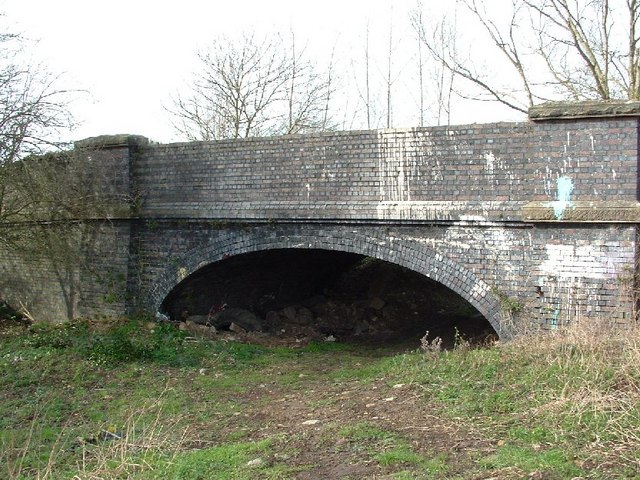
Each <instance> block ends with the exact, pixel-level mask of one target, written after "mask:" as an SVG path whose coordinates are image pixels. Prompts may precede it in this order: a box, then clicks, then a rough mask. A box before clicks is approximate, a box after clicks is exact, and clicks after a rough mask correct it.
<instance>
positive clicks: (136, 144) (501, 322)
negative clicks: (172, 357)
mask: <svg viewBox="0 0 640 480" xmlns="http://www.w3.org/2000/svg"><path fill="white" fill-rule="evenodd" d="M107 138H111V137H107ZM94 140H95V139H94ZM103 143H104V144H103V148H104V151H105V152H110V153H109V154H108V157H107V158H110V160H108V161H113V162H115V163H114V164H113V165H114V172H120V173H118V175H119V177H118V178H120V180H118V181H119V182H121V184H122V186H123V189H124V186H125V185H127V184H128V188H129V190H128V193H129V196H130V197H133V196H135V197H136V201H135V210H134V211H133V215H130V216H129V218H123V219H122V220H121V224H119V225H120V226H119V227H118V228H119V229H120V230H119V232H120V233H119V234H118V236H117V238H118V240H117V242H116V243H117V246H116V247H114V248H115V250H114V253H113V254H112V255H113V256H114V257H113V258H114V259H115V261H114V264H115V265H118V268H117V270H118V272H119V274H118V275H117V276H118V278H120V279H122V276H123V275H124V277H125V283H126V285H127V295H126V297H127V298H128V299H129V300H127V303H126V305H125V304H124V303H117V305H116V307H115V308H113V309H112V311H113V312H115V311H116V310H117V311H124V310H125V309H126V310H128V311H132V310H135V309H138V308H143V309H147V310H150V311H157V309H159V308H160V305H161V303H162V300H163V299H164V298H165V296H166V295H167V294H168V293H169V292H170V291H171V289H172V288H173V287H174V286H175V285H176V284H177V283H179V282H180V281H181V280H182V279H184V278H185V277H186V276H188V275H189V274H191V273H193V272H195V271H196V270H197V269H198V268H200V267H202V266H204V265H206V264H207V263H210V262H214V261H219V260H221V259H223V258H225V257H226V256H228V255H239V254H242V253H247V252H251V251H257V250H266V249H272V248H323V249H328V250H343V251H349V252H355V253H361V254H364V255H370V256H373V257H377V258H381V259H383V260H388V261H392V262H395V263H398V264H401V265H404V266H406V267H409V268H411V269H413V270H416V271H418V272H420V273H423V274H424V275H427V276H429V277H430V278H433V279H435V280H437V281H439V282H441V283H443V284H444V285H446V286H448V287H449V288H451V289H453V290H454V291H456V292H458V293H459V294H460V295H461V296H462V297H464V298H465V299H466V300H468V301H469V302H470V303H472V304H473V305H474V306H475V307H476V308H478V310H479V311H480V312H481V313H483V314H484V315H485V316H486V317H487V319H488V320H490V321H491V322H492V324H493V325H494V327H495V328H496V330H498V331H500V332H503V333H505V332H509V331H512V329H513V326H514V322H515V323H516V324H517V323H521V324H525V323H529V322H530V321H534V322H535V323H540V324H543V325H549V326H552V327H553V326H556V325H559V324H562V323H566V322H570V321H575V320H578V319H588V318H596V317H598V318H603V317H604V318H607V319H612V320H613V321H614V322H621V323H623V322H628V321H630V319H631V318H632V316H633V315H635V306H634V299H633V295H632V291H633V290H634V288H635V285H634V281H635V280H634V278H635V275H634V272H635V264H636V254H637V225H638V224H639V223H640V211H639V210H638V202H637V199H638V120H637V118H634V117H619V118H606V119H579V120H551V121H546V122H541V123H531V122H528V123H499V124H488V125H467V126H453V127H435V128H420V129H405V130H385V131H364V132H363V131H359V132H339V133H324V134H314V135H304V136H285V137H276V138H255V139H246V140H237V141H220V142H193V143H182V144H180V143H179V144H170V145H150V144H148V143H147V142H146V141H145V140H144V139H140V138H139V137H120V138H119V139H118V142H116V141H112V142H103ZM105 239H108V237H105ZM107 243H108V241H107V240H105V245H107ZM1 255H2V254H0V259H1ZM2 262H5V263H6V259H3V260H2V261H0V264H2ZM36 270H37V269H36ZM32 278H36V279H35V280H33V282H34V283H36V284H39V285H42V284H44V285H47V284H49V282H50V280H49V279H48V277H46V275H45V276H43V277H42V278H43V279H44V280H43V281H42V282H40V283H38V280H37V277H32ZM43 288H44V290H46V286H45V287H43ZM94 290H95V292H102V291H101V290H100V288H98V287H96V288H95V289H94ZM52 291H53V290H52ZM100 295H101V294H100V293H95V294H91V295H88V296H87V295H85V297H83V300H82V302H81V305H82V306H83V307H82V308H85V310H83V311H86V312H91V311H100V300H99V298H100ZM102 295H103V297H104V293H102ZM53 296H55V294H53ZM91 298H93V299H94V300H90V299H91ZM96 299H97V300H96ZM516 307H517V308H516ZM505 335H507V333H505Z"/></svg>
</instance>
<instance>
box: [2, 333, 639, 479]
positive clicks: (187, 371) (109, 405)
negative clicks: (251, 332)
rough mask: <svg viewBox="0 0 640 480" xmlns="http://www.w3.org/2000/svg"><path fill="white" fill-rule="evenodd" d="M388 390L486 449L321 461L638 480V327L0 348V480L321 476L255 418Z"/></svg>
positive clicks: (172, 336) (43, 341)
mask: <svg viewBox="0 0 640 480" xmlns="http://www.w3.org/2000/svg"><path fill="white" fill-rule="evenodd" d="M377 382H383V383H384V384H386V385H389V388H390V389H391V386H393V385H397V384H404V385H407V388H408V389H409V390H408V391H409V392H412V393H411V394H412V395H419V396H420V398H421V399H422V401H423V402H424V403H427V404H428V405H429V409H430V412H432V413H433V415H439V416H441V418H443V419H445V418H448V419H452V420H451V421H455V422H458V423H459V424H462V425H465V427H466V428H468V429H469V430H470V432H471V434H472V436H473V438H481V439H483V441H484V444H485V445H490V446H491V447H490V448H489V449H488V450H482V451H480V450H478V451H473V450H471V451H470V452H469V453H465V455H466V456H465V457H464V458H465V459H466V460H464V461H465V462H466V463H464V464H460V462H461V460H460V458H461V457H460V455H458V454H452V453H451V452H449V451H439V450H437V449H436V448H435V447H433V446H431V447H429V446H428V445H423V444H420V443H419V442H418V443H416V442H415V441H412V439H411V438H410V436H409V435H408V434H407V432H406V431H405V430H402V429H394V428H389V427H383V426H381V424H380V423H376V422H373V421H369V420H366V421H362V420H356V419H354V420H353V421H349V422H348V423H346V424H344V425H341V426H340V427H335V424H334V426H333V427H332V428H333V430H331V429H330V428H329V427H327V428H329V429H328V430H326V431H325V432H324V436H325V437H323V438H325V440H324V441H326V445H327V448H329V447H331V448H334V447H332V445H333V443H334V440H335V438H336V436H337V437H338V438H341V439H342V441H343V442H346V443H345V445H346V446H343V447H340V448H337V449H336V450H335V451H336V452H337V453H336V455H338V454H340V455H345V456H346V457H345V458H346V459H348V460H349V461H354V462H356V463H357V462H365V463H366V464H367V465H369V464H371V465H375V468H377V469H378V470H376V471H378V472H380V471H382V472H385V473H386V474H388V475H393V477H390V478H398V479H401V478H407V479H408V478H427V479H429V478H434V479H435V478H437V479H447V478H451V479H453V478H459V479H471V478H486V477H491V476H493V477H495V478H527V476H529V475H531V474H532V473H535V472H541V475H543V476H542V478H545V479H550V480H554V479H558V480H562V479H566V478H573V477H583V478H585V479H586V478H589V479H609V478H629V479H633V478H640V453H639V452H640V433H638V432H640V336H639V331H638V330H635V329H634V330H625V331H622V330H613V329H608V328H607V327H603V326H601V325H596V324H592V325H578V326H574V327H572V328H570V329H567V330H565V331H563V332H548V333H545V334H540V335H535V336H529V337H527V338H519V339H516V340H514V341H512V342H509V343H507V344H498V345H496V346H493V347H487V348H481V349H471V348H469V347H468V345H465V344H464V343H460V344H459V345H458V347H457V348H455V349H453V350H449V351H440V349H439V348H433V346H429V345H426V346H425V348H424V349H423V350H420V351H415V352H409V353H406V354H397V355H393V356H391V355H388V354H386V355H383V356H380V355H378V356H376V352H375V351H374V350H366V349H363V348H362V347H352V346H349V345H341V344H332V343H326V344H324V343H322V344H312V345H309V346H307V347H305V348H299V349H285V348H267V347H261V346H255V345H245V344H241V343H236V342H225V341H210V340H206V339H197V338H193V337H190V336H189V335H187V334H186V333H184V332H181V331H179V330H177V329H175V328H173V327H171V326H169V325H150V324H148V323H147V322H145V321H143V320H138V321H136V320H127V321H121V322H116V323H114V324H112V325H110V326H108V327H102V328H99V329H96V328H95V325H93V324H91V323H88V322H75V323H72V324H62V325H55V326H52V325H38V326H34V327H32V328H31V329H30V330H29V331H26V332H25V331H20V332H17V331H16V332H14V333H11V334H5V335H2V336H0V478H7V479H10V480H16V479H30V478H38V479H46V478H81V479H84V478H133V479H146V478H176V479H187V480H188V479H197V478H234V479H243V478H247V479H253V478H266V479H280V478H282V479H287V478H295V477H296V474H297V472H299V471H301V470H304V469H307V470H308V469H310V468H313V465H312V464H310V463H309V460H308V458H305V460H304V461H303V460H300V461H298V460H297V458H298V457H300V455H303V454H304V450H305V448H306V447H305V445H307V444H306V443H304V442H307V441H310V440H309V435H310V433H309V432H308V431H302V432H290V433H289V434H286V435H284V436H282V435H281V434H275V433H273V432H274V431H276V430H277V428H275V427H273V431H272V430H269V428H272V427H271V426H269V425H264V424H263V423H261V422H262V421H261V420H260V419H259V418H257V419H256V418H252V416H251V415H252V414H251V408H252V406H255V405H258V404H260V405H263V406H264V408H269V407H270V406H271V405H275V404H274V402H284V400H286V398H287V397H288V396H289V394H290V393H291V392H302V395H303V396H308V397H309V405H310V406H311V407H310V408H312V411H314V412H322V411H323V410H324V409H339V408H340V405H341V402H344V399H343V397H341V396H340V395H335V394H332V395H327V396H323V395H322V393H323V391H324V390H323V389H327V391H337V392H340V391H341V388H342V387H341V386H344V390H351V391H356V392H357V390H358V389H359V388H363V389H364V388H372V385H373V386H376V388H378V387H377V385H378V383H377ZM332 388H333V389H334V390H331V389H332ZM271 391H273V392H279V393H271V394H270V393H269V392H271ZM370 391H372V390H370ZM307 392H309V393H308V394H307ZM393 392H394V393H393V395H400V393H399V392H404V390H393ZM274 395H275V396H274ZM403 395H406V393H403ZM356 399H357V396H356ZM282 405H285V408H286V405H287V404H286V402H285V403H282ZM405 414H406V413H405ZM409 414H410V412H409ZM319 425H320V426H322V425H324V422H321V423H320V424H319ZM320 426H319V427H317V428H320ZM276 427H277V426H276ZM263 431H265V432H267V433H266V434H260V432H263ZM427 440H428V439H427ZM354 459H355V460H354ZM343 460H344V461H345V462H346V461H347V460H345V459H343ZM252 461H254V462H252ZM341 461H342V460H341ZM501 472H502V473H501ZM504 472H510V473H508V474H507V473H504ZM514 472H515V473H514ZM501 475H503V477H501ZM508 475H512V476H511V477H509V476H508ZM514 475H515V476H514ZM518 475H521V476H520V477H518Z"/></svg>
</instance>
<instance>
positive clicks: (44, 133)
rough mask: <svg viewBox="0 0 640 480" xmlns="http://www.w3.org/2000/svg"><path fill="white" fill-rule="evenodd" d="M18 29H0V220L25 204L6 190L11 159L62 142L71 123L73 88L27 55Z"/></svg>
mask: <svg viewBox="0 0 640 480" xmlns="http://www.w3.org/2000/svg"><path fill="white" fill-rule="evenodd" d="M25 45H26V43H25V41H24V39H23V38H22V37H21V36H20V35H15V34H10V33H2V34H0V222H7V221H10V220H11V219H12V218H13V217H14V216H15V215H19V214H20V213H21V212H22V211H23V209H24V208H26V207H27V206H28V205H26V204H25V201H26V200H25V199H20V200H18V199H17V198H15V196H12V195H9V191H8V190H9V185H8V184H9V183H10V182H11V181H12V178H11V175H12V174H13V173H14V172H15V169H13V168H10V165H11V164H13V163H15V162H16V161H18V160H20V159H21V158H23V157H24V156H25V155H28V154H37V153H42V152H43V151H45V150H50V149H52V148H58V147H60V146H61V145H60V143H59V142H57V141H56V140H54V139H56V138H59V136H60V133H61V131H63V130H66V129H68V128H69V127H70V126H71V125H72V118H71V115H70V113H69V109H68V102H69V99H70V94H71V92H70V91H68V90H64V89H60V88H59V87H58V86H57V85H58V83H59V78H58V77H57V76H55V75H52V74H51V73H49V72H48V71H47V70H46V68H44V67H43V66H42V65H32V64H29V63H28V62H26V61H25V58H26V57H27V54H26V52H25V48H26V46H25Z"/></svg>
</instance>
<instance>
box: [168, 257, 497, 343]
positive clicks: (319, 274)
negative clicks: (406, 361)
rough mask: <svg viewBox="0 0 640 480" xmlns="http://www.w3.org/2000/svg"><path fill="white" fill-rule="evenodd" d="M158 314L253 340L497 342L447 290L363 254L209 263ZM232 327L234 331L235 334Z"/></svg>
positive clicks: (176, 290)
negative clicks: (440, 339) (237, 332)
mask: <svg viewBox="0 0 640 480" xmlns="http://www.w3.org/2000/svg"><path fill="white" fill-rule="evenodd" d="M161 311H163V313H165V314H167V315H168V316H169V317H170V318H171V319H172V320H174V321H185V322H187V321H188V322H193V323H195V324H201V325H212V326H214V327H215V328H216V329H217V330H218V331H221V330H228V329H230V328H231V329H232V330H235V331H238V330H239V331H240V332H242V331H247V332H248V333H249V334H253V335H252V339H260V340H262V341H264V340H265V339H266V340H267V341H270V342H273V343H275V344H277V343H279V342H280V341H281V342H293V341H295V342H298V343H301V342H307V341H322V340H326V339H332V338H333V339H337V340H338V341H346V342H350V343H365V344H384V345H401V344H402V345H406V346H407V347H412V348H415V347H417V346H419V345H420V339H421V338H422V337H423V336H425V334H426V332H429V336H428V338H431V339H432V338H435V337H440V338H442V340H443V345H445V346H449V345H452V344H453V342H454V341H455V338H457V337H462V338H464V339H467V340H469V341H472V342H486V341H488V340H489V339H495V338H497V337H498V336H497V334H496V332H495V330H494V329H493V327H492V326H491V324H490V323H489V322H488V321H487V320H486V319H485V318H484V317H483V316H482V315H481V314H480V313H479V312H478V311H477V310H476V309H475V308H474V307H473V306H472V305H471V304H470V303H468V302H467V301H466V300H464V299H463V298H462V297H461V296H459V295H458V294H457V293H455V292H454V291H452V290H450V289H449V288H447V287H446V286H444V285H442V284H440V283H438V282H436V281H434V280H431V279H429V278H427V277H426V276H424V275H422V274H419V273H417V272H415V271H412V270H410V269H407V268H405V267H402V266H400V265H397V264H393V263H390V262H387V261H384V260H379V259H375V258H372V257H367V256H365V255H361V254H357V253H350V252H343V251H335V250H322V249H286V248H283V249H271V250H262V251H255V252H250V253H245V254H241V255H237V256H232V257H229V258H226V259H224V260H221V261H218V262H214V263H210V264H208V265H206V266H204V267H202V268H200V269H198V270H196V271H195V272H193V273H192V274H191V275H189V276H188V277H186V278H185V279H184V280H182V281H181V282H180V283H178V284H177V285H176V286H175V287H174V288H173V289H172V290H171V291H170V292H169V294H168V295H167V296H166V298H165V299H164V301H163V302H162V305H161ZM238 327H239V328H238Z"/></svg>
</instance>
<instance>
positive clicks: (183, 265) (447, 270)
mask: <svg viewBox="0 0 640 480" xmlns="http://www.w3.org/2000/svg"><path fill="white" fill-rule="evenodd" d="M317 233H318V232H311V233H304V232H300V231H297V232H295V233H293V234H280V235H278V234H274V232H273V230H269V229H268V228H261V227H258V228H255V229H253V230H249V231H234V232H225V233H224V234H223V235H220V236H219V237H218V238H212V239H210V240H209V242H208V243H207V244H206V245H203V246H202V247H199V248H192V249H191V250H188V251H187V252H186V253H184V254H183V255H182V256H180V257H178V258H177V259H176V260H175V261H172V262H171V265H170V266H168V267H166V268H165V270H164V272H163V273H162V274H161V276H160V278H158V279H157V281H156V282H155V284H154V286H153V287H152V289H151V291H150V296H149V298H148V301H147V305H148V306H149V307H150V308H151V309H152V311H159V309H160V306H161V304H162V302H163V301H164V299H165V298H166V297H167V295H169V293H170V292H171V291H172V290H173V288H175V287H176V286H177V285H178V284H179V283H180V282H181V281H183V280H184V279H186V278H187V277H189V276H190V275H191V274H193V273H195V272H196V271H197V270H199V269H200V268H203V267H205V266H206V265H209V264H211V263H215V262H219V261H223V260H225V259H227V258H229V257H233V256H236V255H243V254H245V253H252V252H259V251H266V250H275V249H320V250H333V251H342V252H349V253H356V254H360V255H365V256H368V257H372V258H376V259H379V260H384V261H387V262H390V263H394V264H397V265H400V266H403V267H406V268H408V269H410V270H413V271H415V272H417V273H419V274H422V275H424V276H426V277H428V278H430V279H432V280H435V281H437V282H439V283H441V284H442V285H444V286H445V287H448V288H449V289H451V290H453V291H454V292H456V293H457V294H458V295H460V296H461V297H462V298H463V299H464V300H466V301H467V302H469V303H470V304H471V305H473V306H474V307H475V308H476V309H477V310H478V311H479V312H480V313H481V314H482V315H483V316H484V317H485V318H486V319H487V320H488V321H489V323H490V324H491V326H492V327H493V329H494V330H495V331H496V333H497V334H498V336H499V337H500V338H501V339H508V338H511V337H512V335H513V332H512V330H511V328H510V325H509V324H508V322H507V321H506V319H505V316H504V315H503V310H502V307H501V302H500V298H499V297H498V296H497V295H496V294H495V293H494V291H493V289H492V288H491V286H489V285H488V284H487V283H486V282H484V281H483V280H481V279H480V278H478V277H477V276H476V275H475V274H474V273H473V272H471V271H470V270H469V269H467V268H465V267H464V266H462V265H461V264H460V263H458V262H455V261H454V260H452V259H451V258H449V257H447V256H446V255H444V254H443V253H441V252H438V251H436V250H434V249H432V248H431V247H429V246H427V245H425V244H424V243H420V242H417V241H415V240H405V239H402V238H400V237H387V236H385V237H382V236H376V235H371V234H370V233H371V232H370V231H368V232H367V235H364V234H363V233H360V232H358V231H353V230H350V231H349V232H348V234H347V233H346V232H345V231H344V230H341V231H339V232H333V233H332V232H329V231H328V229H326V228H324V229H322V234H320V235H318V234H317Z"/></svg>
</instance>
